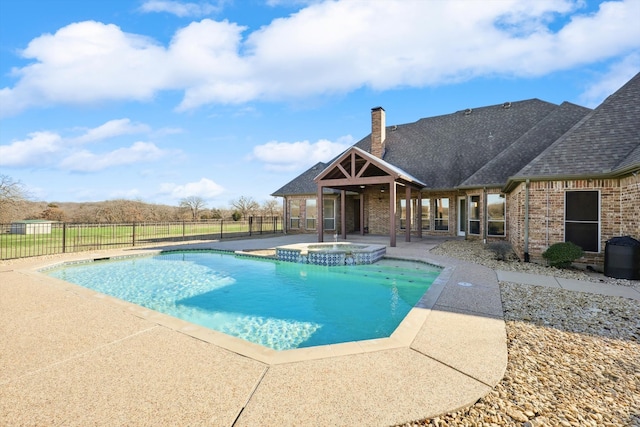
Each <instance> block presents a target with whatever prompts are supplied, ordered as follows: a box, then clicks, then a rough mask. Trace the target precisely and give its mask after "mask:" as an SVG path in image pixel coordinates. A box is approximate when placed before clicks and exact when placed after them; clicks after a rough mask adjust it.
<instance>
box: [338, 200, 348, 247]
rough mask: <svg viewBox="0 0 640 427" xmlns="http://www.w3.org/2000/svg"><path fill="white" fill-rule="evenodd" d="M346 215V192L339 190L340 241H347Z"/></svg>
mask: <svg viewBox="0 0 640 427" xmlns="http://www.w3.org/2000/svg"><path fill="white" fill-rule="evenodd" d="M346 215H347V192H346V191H345V190H340V232H341V234H342V240H347V221H345V219H346Z"/></svg>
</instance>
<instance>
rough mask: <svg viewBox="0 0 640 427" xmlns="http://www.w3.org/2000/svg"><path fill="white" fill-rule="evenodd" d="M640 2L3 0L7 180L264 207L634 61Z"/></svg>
mask: <svg viewBox="0 0 640 427" xmlns="http://www.w3.org/2000/svg"><path fill="white" fill-rule="evenodd" d="M638 17H640V0H624V1H622V0H620V1H595V0H593V1H592V0H589V1H580V0H577V1H571V0H531V1H516V0H486V1H482V0H451V1H444V0H442V1H437V0H419V1H413V0H400V1H394V0H352V1H304V0H262V1H259V0H243V1H240V0H192V1H189V0H184V1H173V0H109V1H86V0H1V1H0V174H1V175H5V176H9V177H10V178H12V179H13V180H15V181H18V182H20V183H21V184H22V185H23V186H24V187H25V189H26V190H27V191H28V192H29V194H30V195H31V197H32V198H33V199H34V200H39V201H47V202H50V203H53V202H90V201H102V200H112V199H131V200H141V201H144V202H148V203H162V204H169V205H178V204H179V203H180V201H181V200H182V199H183V198H186V197H190V196H197V197H201V198H202V199H203V200H204V201H205V202H206V204H207V207H210V208H224V207H228V206H229V205H230V202H231V201H232V200H237V199H238V198H239V197H240V196H244V197H251V198H253V199H254V200H256V201H257V202H259V203H263V202H265V201H267V200H269V199H271V196H270V194H271V193H273V192H274V191H276V190H277V189H279V188H280V187H281V186H283V185H284V184H286V183H287V182H289V181H290V180H291V179H293V178H295V177H296V176H297V175H298V174H300V173H301V172H303V171H304V170H306V169H307V168H309V167H310V166H312V165H314V164H316V163H317V162H319V161H323V162H326V161H329V160H331V159H332V158H334V157H335V156H337V155H338V154H340V153H341V152H343V151H344V150H345V149H346V148H348V147H349V146H351V145H353V144H354V143H356V142H357V141H359V140H360V139H361V138H363V137H365V136H367V135H368V134H369V133H370V132H371V109H372V108H374V107H377V106H382V107H383V108H384V109H385V111H386V121H387V125H394V124H404V123H411V122H414V121H417V120H419V119H420V118H423V117H431V116H437V115H443V114H450V113H453V112H456V111H459V110H464V109H466V108H478V107H482V106H488V105H495V104H502V103H503V102H507V101H519V100H526V99H532V98H538V99H542V100H544V101H548V102H552V103H556V104H559V103H562V102H563V101H569V102H573V103H576V104H579V105H583V106H586V107H590V108H594V107H596V106H597V105H598V104H599V103H601V102H602V101H603V100H604V99H605V98H606V97H607V96H608V95H610V94H611V93H613V92H614V91H616V90H617V89H618V88H619V87H620V86H622V85H623V84H624V83H625V82H626V81H628V80H629V79H630V78H631V77H632V76H633V75H635V74H636V73H637V72H638V71H640V26H639V25H637V22H638Z"/></svg>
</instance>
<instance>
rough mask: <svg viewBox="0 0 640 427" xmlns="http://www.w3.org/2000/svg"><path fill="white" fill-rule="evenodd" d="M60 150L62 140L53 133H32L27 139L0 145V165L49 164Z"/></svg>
mask: <svg viewBox="0 0 640 427" xmlns="http://www.w3.org/2000/svg"><path fill="white" fill-rule="evenodd" d="M61 149H62V138H61V137H60V135H58V134H57V133H54V132H33V133H30V134H29V135H28V138H26V139H23V140H21V141H14V142H12V143H11V144H9V145H0V165H2V166H30V165H33V164H50V163H52V162H53V160H54V159H55V157H54V154H55V153H57V152H59V151H60V150H61Z"/></svg>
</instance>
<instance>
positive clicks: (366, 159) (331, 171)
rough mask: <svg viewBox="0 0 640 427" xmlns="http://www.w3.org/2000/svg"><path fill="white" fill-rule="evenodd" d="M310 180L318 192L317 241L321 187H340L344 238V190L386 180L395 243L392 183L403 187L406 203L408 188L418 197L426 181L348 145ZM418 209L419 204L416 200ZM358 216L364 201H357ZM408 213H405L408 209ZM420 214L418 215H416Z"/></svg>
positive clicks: (356, 189) (320, 224) (357, 189)
mask: <svg viewBox="0 0 640 427" xmlns="http://www.w3.org/2000/svg"><path fill="white" fill-rule="evenodd" d="M314 182H315V183H316V184H317V186H318V188H317V191H318V192H317V194H318V205H319V206H318V217H319V218H318V222H317V224H318V241H319V242H322V241H323V235H324V230H323V222H324V221H323V218H322V216H323V215H322V213H323V200H322V195H323V191H324V188H333V189H338V190H340V198H341V204H340V206H341V209H342V212H341V214H342V216H341V217H342V218H343V221H342V230H341V234H342V237H343V239H346V234H347V233H346V225H345V221H344V218H345V212H344V209H345V198H346V192H347V191H352V192H357V193H362V192H363V189H364V188H366V187H367V186H369V185H380V184H383V185H384V184H387V185H388V186H389V218H390V224H389V229H390V230H391V233H390V234H391V236H390V238H391V246H396V224H395V222H396V210H397V208H396V187H397V185H398V184H399V185H401V186H404V187H405V195H406V196H405V197H406V199H407V203H406V206H410V203H409V202H410V199H411V191H412V190H416V191H418V195H419V196H418V197H420V194H421V193H420V190H422V189H423V188H424V187H426V184H424V183H422V182H420V181H419V180H417V179H416V178H414V177H412V176H411V175H410V174H408V173H406V172H404V171H403V170H402V169H400V168H397V167H395V166H393V165H391V164H390V163H387V162H385V161H384V160H382V159H380V158H378V157H375V156H373V155H372V154H370V153H367V152H366V151H364V150H362V149H360V148H358V147H351V148H350V149H349V150H347V151H345V152H344V153H342V154H341V155H340V156H339V157H338V158H337V159H336V160H334V161H333V162H331V164H330V165H329V166H327V167H326V168H325V169H324V170H323V171H322V172H321V173H320V174H319V175H318V176H317V177H315V178H314ZM418 206H419V209H421V204H418ZM360 209H361V212H360V216H361V217H363V215H364V203H361V204H360ZM408 215H409V213H408ZM420 216H421V215H418V217H420ZM360 224H361V227H363V226H364V221H361V222H360ZM418 230H419V231H420V230H421V228H419V229H418ZM410 232H411V230H410V227H407V229H406V239H407V241H409V240H410ZM361 233H364V228H361Z"/></svg>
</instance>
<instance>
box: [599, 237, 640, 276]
mask: <svg viewBox="0 0 640 427" xmlns="http://www.w3.org/2000/svg"><path fill="white" fill-rule="evenodd" d="M604 275H605V276H607V277H615V278H616V279H630V280H640V242H639V241H638V240H636V239H634V238H633V237H631V236H623V237H614V238H612V239H610V240H608V241H607V245H606V246H605V249H604Z"/></svg>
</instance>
